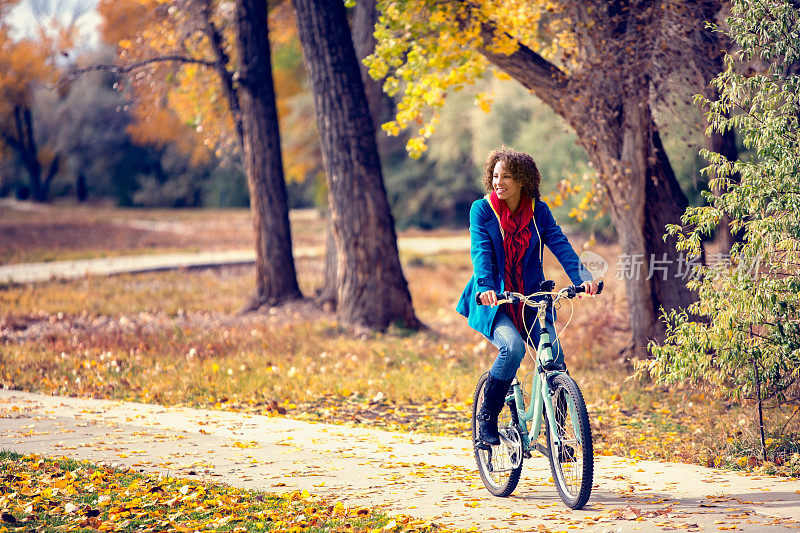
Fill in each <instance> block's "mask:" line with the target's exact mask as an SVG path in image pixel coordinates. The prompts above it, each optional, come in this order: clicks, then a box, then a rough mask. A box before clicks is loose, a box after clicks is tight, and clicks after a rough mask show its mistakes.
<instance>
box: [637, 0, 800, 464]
mask: <svg viewBox="0 0 800 533" xmlns="http://www.w3.org/2000/svg"><path fill="white" fill-rule="evenodd" d="M727 22H728V25H729V30H728V33H729V34H730V36H731V37H732V38H733V39H734V40H735V41H736V42H737V43H738V44H739V46H741V48H742V52H741V57H739V59H738V60H737V58H735V57H732V56H730V55H727V56H726V58H725V62H726V67H727V68H726V70H725V71H724V72H723V73H721V74H720V75H719V76H718V77H717V78H716V79H715V80H714V82H713V83H714V85H715V86H716V87H717V88H718V90H719V94H720V97H719V100H718V101H713V102H712V101H709V100H707V99H705V98H703V97H702V96H696V97H695V100H696V102H698V103H700V104H702V106H703V107H704V108H705V109H706V110H707V117H708V120H709V123H710V126H709V131H712V130H713V131H720V132H722V131H726V130H730V129H732V128H733V129H735V130H736V131H738V132H739V133H740V134H741V135H742V138H743V142H744V145H745V147H747V148H748V149H750V150H752V152H751V155H750V156H748V158H747V159H746V160H743V161H728V160H727V159H725V157H723V156H722V155H721V154H717V153H710V152H708V151H706V150H703V151H702V152H701V153H702V154H703V156H704V157H706V158H707V160H708V161H709V163H710V164H709V166H708V167H707V168H706V169H704V172H705V173H707V174H708V175H709V176H710V177H711V180H710V182H709V183H710V186H711V187H712V188H714V189H717V190H721V191H723V194H721V195H720V196H718V197H715V196H714V195H713V194H711V193H705V197H706V200H707V202H708V203H709V205H707V206H703V207H694V208H689V209H687V211H686V213H685V214H684V216H683V218H682V222H683V223H684V224H685V225H686V226H684V227H683V228H681V227H679V226H670V227H668V232H669V234H671V235H677V236H678V245H677V246H678V249H679V250H684V251H687V252H689V253H693V254H699V253H700V251H701V248H700V243H701V238H702V236H703V235H708V234H710V233H711V232H712V231H713V230H714V228H715V227H716V225H717V223H718V222H719V220H721V218H722V216H723V214H726V215H728V216H729V217H730V219H731V220H732V222H731V229H732V230H733V232H741V235H743V238H742V240H741V242H739V243H737V244H736V245H734V247H733V249H732V250H731V253H730V257H729V258H721V259H722V260H720V261H717V262H716V263H715V264H711V265H710V266H707V267H703V268H700V269H699V270H698V276H697V277H696V279H694V280H693V281H692V282H691V283H690V286H691V287H692V288H694V289H696V290H698V291H699V300H698V301H697V302H696V303H694V304H692V306H690V307H689V309H688V313H687V312H682V313H676V312H672V313H670V314H669V316H667V317H666V321H667V333H668V336H667V339H666V341H665V342H664V344H662V345H658V344H652V345H651V350H652V353H653V355H654V356H655V359H653V360H652V361H648V362H645V363H642V364H640V365H639V366H640V368H641V369H643V370H647V371H649V372H650V374H651V375H652V376H654V377H656V378H657V379H658V380H660V381H662V382H665V383H677V382H685V383H691V384H705V385H710V388H712V389H713V390H714V391H715V392H716V393H718V394H720V395H721V396H725V397H729V398H733V399H737V400H739V401H753V402H755V404H756V405H757V406H758V412H759V433H760V441H761V443H760V444H761V451H762V455H763V458H764V459H767V441H769V439H765V436H764V434H765V429H764V422H763V407H764V406H779V407H782V408H785V407H787V406H791V405H795V408H794V411H793V412H789V413H788V414H785V415H784V416H783V419H784V420H783V421H784V423H782V425H783V427H782V428H779V429H778V431H779V432H780V431H782V430H786V428H787V426H788V424H789V422H787V421H786V419H788V420H789V421H791V420H792V419H793V417H795V415H796V414H797V412H798V408H797V407H796V404H797V402H798V400H800V390H798V389H800V387H799V386H798V383H799V382H800V379H799V378H800V296H799V295H800V179H798V175H800V139H799V138H798V133H799V132H800V128H799V124H798V121H799V119H800V75H799V74H798V73H797V68H796V65H797V64H798V62H800V39H798V38H797V35H798V31H800V11H798V10H797V8H796V7H792V5H791V3H790V2H787V1H784V0H773V1H769V2H756V3H753V2H747V1H745V0H735V1H734V2H733V6H732V13H731V16H730V17H729V18H728V20H727ZM744 63H747V64H748V65H749V66H750V67H753V66H754V65H755V66H758V65H761V66H762V68H761V70H760V71H758V72H757V73H756V74H754V75H751V76H746V75H743V74H741V73H740V72H738V71H737V67H738V66H740V65H741V64H744ZM742 70H744V69H742Z"/></svg>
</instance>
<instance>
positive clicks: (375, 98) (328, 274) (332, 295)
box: [319, 0, 403, 307]
mask: <svg viewBox="0 0 800 533" xmlns="http://www.w3.org/2000/svg"><path fill="white" fill-rule="evenodd" d="M377 20H378V10H377V9H376V5H375V0H363V1H359V2H356V6H355V8H354V9H353V21H352V36H353V47H354V48H355V52H356V57H357V58H358V60H359V72H360V73H361V81H362V83H364V94H365V96H366V97H367V105H368V106H369V113H370V116H371V117H372V121H373V126H374V130H375V136H376V137H375V141H376V143H377V144H378V152H379V153H380V154H382V155H385V154H386V152H387V151H390V150H396V149H397V147H398V146H397V145H398V144H400V147H399V148H400V150H403V147H402V141H401V140H400V139H399V138H398V137H388V136H387V135H382V134H381V124H383V123H384V122H386V121H388V120H391V118H392V114H393V112H394V102H392V99H391V98H390V97H389V96H388V95H387V94H386V93H384V92H383V81H381V80H373V79H372V78H371V77H370V75H369V69H368V68H367V67H366V65H364V63H363V62H362V60H363V59H364V58H365V57H367V56H368V55H370V54H371V53H372V52H373V51H374V50H375V37H374V36H373V33H374V32H375V22H377ZM326 222H327V231H326V238H325V274H324V276H323V284H322V288H321V289H320V293H319V301H320V302H321V303H324V304H328V305H331V306H333V307H336V263H337V261H338V259H337V257H336V241H335V240H334V239H333V230H332V228H331V227H330V222H331V218H330V216H327V217H326Z"/></svg>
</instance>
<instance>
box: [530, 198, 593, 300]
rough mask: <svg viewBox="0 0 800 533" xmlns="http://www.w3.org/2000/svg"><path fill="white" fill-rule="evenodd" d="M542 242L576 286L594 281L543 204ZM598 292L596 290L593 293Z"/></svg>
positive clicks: (547, 207) (548, 208)
mask: <svg viewBox="0 0 800 533" xmlns="http://www.w3.org/2000/svg"><path fill="white" fill-rule="evenodd" d="M542 204H543V206H544V207H543V208H541V209H542V215H541V220H542V241H543V242H544V243H545V244H546V245H547V247H548V248H549V249H550V251H551V252H553V255H555V256H556V259H558V262H559V263H561V266H562V267H564V271H565V272H566V273H567V276H569V279H570V281H572V283H573V284H574V285H582V284H583V283H584V282H586V281H592V274H591V273H590V272H589V271H588V270H587V269H586V267H584V266H583V264H582V263H581V260H580V258H579V257H578V254H576V253H575V249H574V248H572V245H571V244H570V243H569V240H568V239H567V236H566V235H564V232H563V231H561V227H560V226H559V225H558V224H557V223H556V219H555V218H554V217H553V213H552V211H550V207H549V206H548V205H547V204H546V203H544V202H542ZM594 292H597V291H596V289H595V290H594V291H593V292H592V293H591V294H593V293H594Z"/></svg>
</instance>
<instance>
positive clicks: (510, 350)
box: [487, 311, 564, 381]
mask: <svg viewBox="0 0 800 533" xmlns="http://www.w3.org/2000/svg"><path fill="white" fill-rule="evenodd" d="M545 326H546V327H547V332H548V333H549V334H550V342H551V343H552V344H553V357H554V359H555V361H556V363H561V362H563V361H564V352H563V351H562V350H561V343H560V342H556V328H555V326H553V323H552V322H550V321H549V320H547V321H545ZM540 330H541V327H540V326H539V323H538V322H536V324H535V325H534V326H533V327H532V328H531V342H532V343H533V350H534V351H536V347H537V346H538V345H539V336H540ZM487 338H488V339H489V342H491V343H492V344H494V345H495V346H496V347H497V349H498V352H497V359H495V360H494V364H493V365H492V368H491V370H489V373H490V374H491V375H492V376H494V377H495V378H497V379H502V380H504V381H508V380H510V379H513V378H514V376H515V375H516V374H517V369H518V368H519V365H520V364H521V363H522V359H523V358H524V357H525V340H524V339H523V337H522V335H521V334H520V332H519V331H517V328H516V326H514V322H512V321H511V317H509V316H508V315H507V314H506V313H505V312H504V311H500V312H498V313H497V317H496V318H495V320H494V325H493V326H492V334H491V336H490V337H487Z"/></svg>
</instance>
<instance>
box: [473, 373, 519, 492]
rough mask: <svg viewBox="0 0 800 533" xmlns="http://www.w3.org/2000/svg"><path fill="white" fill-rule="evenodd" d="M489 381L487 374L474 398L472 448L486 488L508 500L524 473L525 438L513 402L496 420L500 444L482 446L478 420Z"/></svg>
mask: <svg viewBox="0 0 800 533" xmlns="http://www.w3.org/2000/svg"><path fill="white" fill-rule="evenodd" d="M488 378H489V373H488V372H487V373H486V374H484V375H483V376H481V378H480V379H479V380H478V384H477V385H476V386H475V394H474V395H473V398H472V444H473V447H474V449H475V462H476V463H477V464H478V473H479V474H480V476H481V479H482V480H483V484H484V485H485V486H486V488H487V489H488V490H489V492H491V493H492V494H494V495H495V496H501V497H506V496H509V495H510V494H511V493H512V492H514V489H515V488H517V483H519V476H520V474H521V473H522V436H521V435H520V432H519V430H518V429H517V425H516V420H517V417H516V405H515V402H514V401H513V400H511V401H510V402H509V403H507V404H504V405H503V410H502V411H500V414H499V415H498V417H497V427H498V429H499V431H500V436H501V442H500V444H498V445H497V446H486V445H483V444H482V443H481V442H480V439H479V436H478V420H477V416H478V412H479V411H480V408H481V405H483V394H484V385H485V383H486V380H487V379H488Z"/></svg>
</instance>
